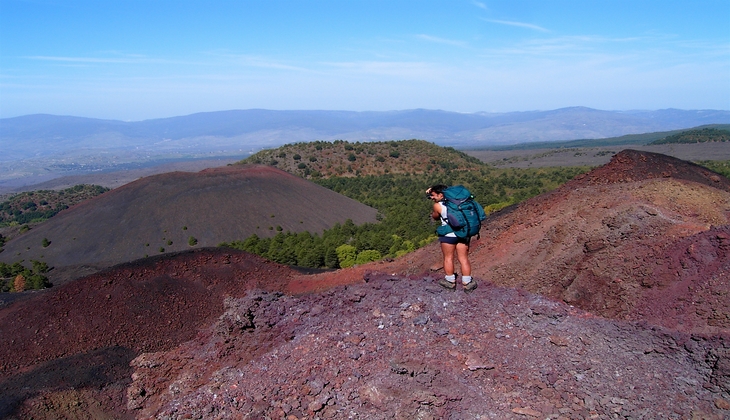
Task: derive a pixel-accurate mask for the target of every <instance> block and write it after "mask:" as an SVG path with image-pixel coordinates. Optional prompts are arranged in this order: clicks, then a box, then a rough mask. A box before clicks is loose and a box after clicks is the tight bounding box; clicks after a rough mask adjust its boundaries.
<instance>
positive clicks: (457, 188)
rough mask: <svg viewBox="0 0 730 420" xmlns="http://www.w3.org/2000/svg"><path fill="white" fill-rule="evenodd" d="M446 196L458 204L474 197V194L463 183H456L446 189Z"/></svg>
mask: <svg viewBox="0 0 730 420" xmlns="http://www.w3.org/2000/svg"><path fill="white" fill-rule="evenodd" d="M444 198H445V199H447V200H449V201H451V202H453V203H457V204H458V203H461V202H464V201H466V200H468V199H470V198H472V195H471V192H469V190H467V189H466V187H464V186H463V185H454V186H452V187H449V188H447V189H445V190H444Z"/></svg>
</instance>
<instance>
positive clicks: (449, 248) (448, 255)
mask: <svg viewBox="0 0 730 420" xmlns="http://www.w3.org/2000/svg"><path fill="white" fill-rule="evenodd" d="M454 251H456V246H455V245H453V244H445V243H443V242H442V243H441V252H442V253H443V254H444V273H446V275H447V276H451V275H453V274H454Z"/></svg>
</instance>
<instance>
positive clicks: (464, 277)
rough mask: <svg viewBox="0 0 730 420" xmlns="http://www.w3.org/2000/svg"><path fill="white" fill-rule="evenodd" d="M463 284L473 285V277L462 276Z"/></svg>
mask: <svg viewBox="0 0 730 420" xmlns="http://www.w3.org/2000/svg"><path fill="white" fill-rule="evenodd" d="M461 282H462V283H463V284H469V283H471V276H461Z"/></svg>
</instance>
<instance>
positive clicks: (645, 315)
mask: <svg viewBox="0 0 730 420" xmlns="http://www.w3.org/2000/svg"><path fill="white" fill-rule="evenodd" d="M729 217H730V181H728V180H727V179H725V178H723V177H720V176H718V175H716V174H714V173H712V172H710V171H707V170H706V169H704V168H701V167H698V166H696V165H692V164H689V163H687V162H683V161H679V160H677V159H673V158H669V157H666V156H662V155H656V154H650V153H642V152H635V151H624V152H621V153H619V154H617V155H616V156H615V157H614V158H613V160H612V161H611V163H609V164H607V165H605V166H603V167H601V168H598V169H596V170H595V171H592V172H590V173H589V174H586V175H585V176H582V177H580V178H578V179H575V180H573V181H571V182H569V183H568V184H566V185H565V186H563V187H562V188H560V189H558V190H556V191H553V192H551V193H548V194H545V195H542V196H539V197H535V198H533V199H530V200H528V201H526V202H524V203H522V204H520V205H517V206H514V207H512V208H508V209H505V210H503V211H501V212H499V213H495V214H493V215H491V216H490V217H489V219H488V220H487V222H486V223H485V225H484V228H483V230H482V235H481V238H480V239H479V240H475V241H474V242H473V246H472V253H471V260H472V264H473V267H474V275H475V277H476V278H477V281H478V282H479V287H478V288H477V289H476V290H475V291H474V292H472V293H470V294H467V293H464V292H463V291H462V290H461V289H460V288H459V289H458V290H456V291H447V290H444V289H441V288H440V287H439V286H438V285H436V284H435V281H436V280H437V279H438V278H439V277H440V276H441V275H442V272H440V271H434V270H433V269H437V268H438V263H439V261H440V251H439V249H438V246H437V244H433V245H431V246H428V247H426V248H423V249H420V250H418V251H416V252H414V253H411V254H408V255H406V256H403V257H402V258H399V259H397V260H395V261H390V262H386V261H384V262H377V263H371V264H367V265H364V266H359V267H354V268H351V269H346V270H338V271H335V272H327V273H321V274H316V275H304V274H301V273H297V272H295V271H293V270H292V269H289V268H286V267H282V266H278V265H276V264H273V263H270V262H266V261H263V260H261V259H259V258H257V257H254V256H251V255H248V254H245V253H241V252H231V251H226V250H222V249H205V250H199V251H196V252H188V253H181V254H176V255H171V256H164V257H163V256H161V257H157V258H155V259H151V260H141V261H138V262H135V263H130V264H124V265H122V266H117V267H114V268H112V269H109V270H106V271H104V272H100V273H97V274H95V275H92V276H89V277H85V278H82V279H79V280H76V281H74V282H71V283H68V284H66V285H64V286H61V287H58V288H54V289H51V290H48V291H45V292H41V293H38V294H37V295H36V296H33V297H31V298H28V299H25V300H22V301H18V302H15V303H14V304H11V305H9V306H7V307H5V308H2V309H0V361H1V362H0V363H2V365H1V366H0V373H1V375H2V376H0V395H2V397H0V407H3V408H0V416H3V417H8V418H31V417H33V418H59V417H66V418H105V417H106V418H140V419H147V418H166V419H173V418H214V419H224V418H250V419H258V418H286V419H317V418H321V419H325V418H375V419H381V418H382V419H385V418H404V419H405V418H408V419H411V418H421V419H441V418H452V419H462V418H470V419H471V418H482V419H486V418H490V419H504V418H508V419H512V418H514V419H523V418H554V419H579V418H581V419H582V418H599V419H610V418H669V419H692V418H703V419H724V418H728V417H730V358H728V356H729V355H730V341H729V340H728V339H729V338H730V336H728V332H729V330H728V325H730V323H729V321H728V320H730V305H729V303H730V302H728V299H729V298H728V296H730V290H729V288H730V286H729V284H730V282H729V281H728V280H730V276H729V275H728V273H730V257H729V254H730V253H729V252H728V248H729V247H730V242H729V241H730V223H729V222H728V218H729ZM89 413H91V414H89Z"/></svg>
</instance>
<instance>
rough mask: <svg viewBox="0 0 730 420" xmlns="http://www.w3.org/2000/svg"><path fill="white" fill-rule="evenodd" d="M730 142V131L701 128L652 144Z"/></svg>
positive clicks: (667, 137) (655, 141)
mask: <svg viewBox="0 0 730 420" xmlns="http://www.w3.org/2000/svg"><path fill="white" fill-rule="evenodd" d="M726 141H730V130H726V129H725V130H723V129H717V128H700V129H695V130H687V131H682V132H680V133H677V134H673V135H670V136H666V137H663V138H661V139H658V140H654V141H653V142H651V143H650V144H673V143H706V142H726Z"/></svg>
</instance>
